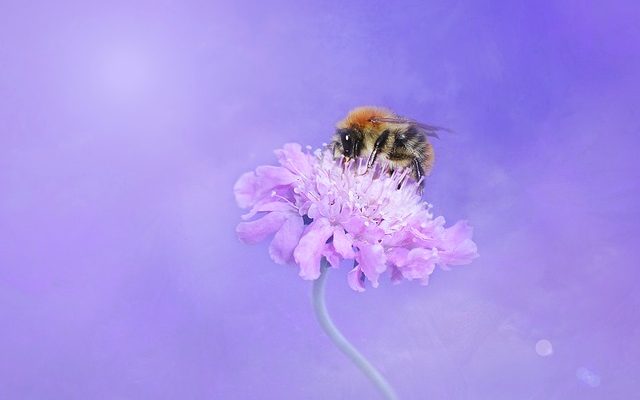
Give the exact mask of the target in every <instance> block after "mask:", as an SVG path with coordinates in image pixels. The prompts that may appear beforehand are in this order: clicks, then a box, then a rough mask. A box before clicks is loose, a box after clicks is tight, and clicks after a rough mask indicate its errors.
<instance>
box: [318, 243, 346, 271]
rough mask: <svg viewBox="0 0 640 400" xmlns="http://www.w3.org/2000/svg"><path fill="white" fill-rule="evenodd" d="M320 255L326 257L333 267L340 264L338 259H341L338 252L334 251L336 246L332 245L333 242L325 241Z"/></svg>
mask: <svg viewBox="0 0 640 400" xmlns="http://www.w3.org/2000/svg"><path fill="white" fill-rule="evenodd" d="M322 256H323V257H324V258H326V259H327V261H328V262H329V264H331V266H332V267H333V268H338V267H339V266H340V261H341V260H342V259H341V258H340V254H338V252H337V251H336V248H335V247H334V246H333V243H327V244H326V245H325V246H324V250H323V251H322Z"/></svg>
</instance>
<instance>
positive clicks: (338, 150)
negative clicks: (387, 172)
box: [331, 106, 445, 187]
mask: <svg viewBox="0 0 640 400" xmlns="http://www.w3.org/2000/svg"><path fill="white" fill-rule="evenodd" d="M442 130H445V129H444V128H440V127H437V126H432V125H426V124H423V123H420V122H417V121H414V120H412V119H409V118H405V117H401V116H399V115H396V114H395V113H394V112H392V111H391V110H388V109H386V108H381V107H369V106H367V107H358V108H355V109H353V110H351V111H350V112H349V113H348V114H347V116H346V117H345V118H344V119H343V120H341V121H340V122H338V123H337V125H336V132H335V134H334V136H333V139H332V142H331V145H332V146H333V156H334V157H335V158H336V159H337V158H340V157H342V156H344V157H345V159H346V160H349V159H352V158H358V157H368V159H367V169H370V168H371V167H372V166H373V164H374V163H375V162H376V161H378V160H384V161H386V162H387V163H388V164H389V165H390V167H391V171H393V170H395V169H399V168H411V171H412V175H413V178H414V179H415V180H416V181H418V182H420V185H421V187H422V182H423V180H424V179H423V178H424V177H425V176H426V175H428V174H429V172H430V171H431V168H432V167H433V163H434V161H435V154H434V152H433V146H432V145H431V143H429V141H428V139H427V137H436V138H437V137H438V132H439V131H442Z"/></svg>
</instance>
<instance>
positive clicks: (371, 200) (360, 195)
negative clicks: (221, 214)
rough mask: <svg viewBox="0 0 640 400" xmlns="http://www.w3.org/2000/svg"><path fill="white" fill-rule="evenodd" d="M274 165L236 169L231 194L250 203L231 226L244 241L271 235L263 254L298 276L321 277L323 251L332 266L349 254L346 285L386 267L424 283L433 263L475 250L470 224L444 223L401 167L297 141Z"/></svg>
mask: <svg viewBox="0 0 640 400" xmlns="http://www.w3.org/2000/svg"><path fill="white" fill-rule="evenodd" d="M275 154H276V157H277V159H278V162H279V164H280V165H279V166H261V167H258V168H256V170H255V171H253V172H247V173H245V174H243V175H242V176H241V177H240V178H239V179H238V181H237V182H236V184H235V186H234V194H235V197H236V201H237V203H238V205H239V206H240V207H241V208H247V209H249V211H248V213H247V214H245V215H243V216H242V218H243V219H244V220H245V221H244V222H241V223H240V224H239V225H238V227H237V229H236V231H237V234H238V236H239V238H240V239H241V240H242V241H244V242H245V243H249V244H254V243H258V242H261V241H263V240H265V239H267V238H269V237H272V236H273V239H272V240H271V244H270V245H269V255H270V256H271V258H272V259H273V261H274V262H276V263H278V264H296V265H297V266H298V267H299V268H300V276H301V277H302V278H303V279H307V280H313V279H317V278H318V277H319V276H320V265H321V260H322V258H326V260H327V261H328V262H329V264H330V265H331V266H332V267H336V268H337V267H339V266H340V264H341V263H342V261H343V260H354V262H353V265H354V267H353V268H352V269H351V271H350V272H349V273H348V277H347V281H348V283H349V286H351V288H352V289H354V290H356V291H363V290H364V289H365V282H367V281H369V282H370V284H371V285H372V286H373V287H377V286H378V282H379V278H380V276H381V275H382V274H383V273H385V272H389V273H390V276H391V280H392V281H394V282H397V281H400V280H402V279H407V280H414V279H415V280H418V281H419V282H421V283H422V284H425V285H426V284H427V283H428V281H429V276H430V275H431V273H433V271H434V269H435V267H436V266H440V267H441V268H443V269H447V268H448V267H449V266H452V265H463V264H469V263H470V262H471V261H472V260H473V259H474V258H475V257H477V248H476V244H475V243H474V242H473V241H472V240H471V236H472V228H471V227H470V226H469V225H468V224H467V223H466V222H464V221H460V222H458V223H456V224H455V225H453V226H451V227H449V228H445V227H444V225H445V220H444V218H443V217H441V216H439V217H435V218H434V216H433V214H432V212H431V208H432V207H431V205H430V204H428V203H426V202H424V201H422V197H421V194H420V191H419V187H418V183H417V182H414V181H412V180H411V179H410V178H409V177H408V171H406V170H396V171H394V172H393V173H389V172H388V171H389V169H388V167H387V166H386V165H384V164H378V165H376V166H374V168H371V169H370V170H367V169H366V164H365V163H364V162H362V160H355V161H353V160H352V161H350V162H346V163H345V162H344V160H342V159H340V160H335V159H334V157H333V156H332V152H331V151H329V149H327V148H325V149H323V150H316V151H315V152H311V151H303V150H302V148H301V146H300V145H299V144H296V143H289V144H286V145H285V146H284V147H283V148H282V149H279V150H276V151H275Z"/></svg>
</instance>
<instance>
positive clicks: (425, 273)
mask: <svg viewBox="0 0 640 400" xmlns="http://www.w3.org/2000/svg"><path fill="white" fill-rule="evenodd" d="M437 261H438V255H437V252H435V251H433V250H430V249H424V248H416V249H412V250H411V251H409V254H408V257H407V262H406V263H405V265H403V266H401V267H399V269H400V273H402V276H403V277H404V278H406V279H409V280H411V279H420V280H422V281H426V280H427V279H428V278H429V275H431V273H432V272H433V270H434V268H435V266H436V262H437Z"/></svg>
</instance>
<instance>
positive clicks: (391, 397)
mask: <svg viewBox="0 0 640 400" xmlns="http://www.w3.org/2000/svg"><path fill="white" fill-rule="evenodd" d="M327 265H328V263H327V261H326V260H325V259H323V260H322V267H321V270H320V277H319V278H318V279H316V280H315V281H314V282H313V308H314V310H315V312H316V317H317V318H318V322H320V325H321V326H322V329H323V330H324V331H325V333H326V334H327V335H329V337H330V338H331V340H332V341H333V343H334V344H335V345H336V346H338V348H339V349H340V351H342V352H343V353H344V354H345V355H346V356H347V357H349V359H351V361H353V363H354V364H356V366H357V367H358V368H360V371H362V372H363V373H364V374H365V375H366V376H367V378H369V380H371V382H373V384H374V385H376V387H377V388H378V390H380V392H381V393H382V395H383V396H384V398H385V399H387V400H397V398H398V397H397V396H396V394H395V392H394V391H393V388H392V387H391V385H389V382H387V380H386V379H384V377H383V376H382V374H381V373H380V372H378V370H377V369H375V367H374V366H373V365H371V363H369V361H367V359H366V358H364V356H363V355H362V354H360V352H359V351H358V350H357V349H356V348H355V347H353V345H352V344H351V343H349V341H348V340H347V338H345V337H344V336H343V335H342V333H340V331H339V330H338V328H336V326H335V325H334V324H333V321H331V317H329V312H328V311H327V306H326V304H325V300H324V286H325V281H326V278H327Z"/></svg>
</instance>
